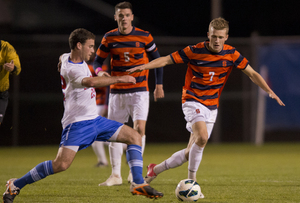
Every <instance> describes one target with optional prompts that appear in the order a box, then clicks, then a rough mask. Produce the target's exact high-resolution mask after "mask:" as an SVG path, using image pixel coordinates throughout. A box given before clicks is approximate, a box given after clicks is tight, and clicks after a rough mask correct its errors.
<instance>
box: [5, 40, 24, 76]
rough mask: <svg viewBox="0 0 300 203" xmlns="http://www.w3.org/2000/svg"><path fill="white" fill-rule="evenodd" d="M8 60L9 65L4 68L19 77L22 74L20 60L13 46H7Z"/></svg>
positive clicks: (6, 64)
mask: <svg viewBox="0 0 300 203" xmlns="http://www.w3.org/2000/svg"><path fill="white" fill-rule="evenodd" d="M6 60H7V63H5V64H3V68H4V69H5V70H6V71H8V72H10V73H12V74H14V75H19V74H20V72H21V64H20V59H19V56H18V54H17V52H16V50H15V48H14V47H13V46H12V45H11V44H8V45H7V59H6Z"/></svg>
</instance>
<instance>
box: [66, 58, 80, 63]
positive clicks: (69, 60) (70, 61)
mask: <svg viewBox="0 0 300 203" xmlns="http://www.w3.org/2000/svg"><path fill="white" fill-rule="evenodd" d="M68 62H69V63H73V64H83V61H81V62H79V63H74V62H73V61H71V60H70V57H69V58H68Z"/></svg>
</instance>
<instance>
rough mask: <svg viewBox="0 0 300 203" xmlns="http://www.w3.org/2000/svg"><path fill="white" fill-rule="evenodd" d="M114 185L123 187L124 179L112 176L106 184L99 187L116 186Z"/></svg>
mask: <svg viewBox="0 0 300 203" xmlns="http://www.w3.org/2000/svg"><path fill="white" fill-rule="evenodd" d="M114 185H122V178H121V177H117V176H114V175H111V176H109V178H108V179H107V180H106V181H105V182H103V183H100V184H99V186H114Z"/></svg>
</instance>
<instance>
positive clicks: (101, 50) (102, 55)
mask: <svg viewBox="0 0 300 203" xmlns="http://www.w3.org/2000/svg"><path fill="white" fill-rule="evenodd" d="M109 52H110V50H109V47H108V42H107V40H106V36H104V37H103V38H102V41H101V44H100V46H99V47H98V49H97V52H96V58H95V61H94V65H93V67H94V70H96V69H97V68H98V67H100V68H102V65H103V62H104V60H105V59H106V58H107V56H108V54H109Z"/></svg>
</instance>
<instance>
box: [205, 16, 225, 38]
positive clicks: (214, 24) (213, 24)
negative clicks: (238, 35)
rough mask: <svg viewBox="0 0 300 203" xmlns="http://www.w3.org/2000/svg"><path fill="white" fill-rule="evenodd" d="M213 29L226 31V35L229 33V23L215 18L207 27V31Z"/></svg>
mask: <svg viewBox="0 0 300 203" xmlns="http://www.w3.org/2000/svg"><path fill="white" fill-rule="evenodd" d="M211 27H213V28H214V29H216V30H223V29H227V34H228V32H229V22H228V21H227V20H225V19H224V18H221V17H219V18H215V19H213V20H212V21H211V22H210V24H209V27H208V31H209V29H210V28H211Z"/></svg>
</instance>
